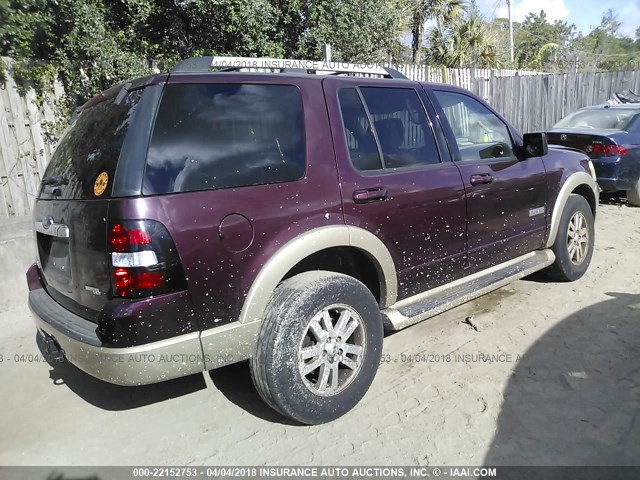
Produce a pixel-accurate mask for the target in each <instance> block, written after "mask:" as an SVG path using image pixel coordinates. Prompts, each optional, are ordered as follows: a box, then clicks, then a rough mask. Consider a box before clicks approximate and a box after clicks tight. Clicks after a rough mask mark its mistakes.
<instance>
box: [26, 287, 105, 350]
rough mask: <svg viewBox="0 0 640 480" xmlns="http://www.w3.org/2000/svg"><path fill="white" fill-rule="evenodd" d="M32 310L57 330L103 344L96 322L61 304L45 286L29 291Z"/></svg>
mask: <svg viewBox="0 0 640 480" xmlns="http://www.w3.org/2000/svg"><path fill="white" fill-rule="evenodd" d="M29 307H30V308H31V311H33V313H34V314H35V315H37V316H38V317H40V318H41V319H42V320H43V321H45V322H46V323H48V324H49V325H51V326H52V327H53V328H54V329H55V330H58V331H59V332H60V333H62V334H64V335H66V336H67V337H69V338H72V339H74V340H77V341H79V342H82V343H86V344H89V345H93V346H96V347H100V346H102V342H100V340H99V339H98V336H97V335H96V324H95V323H92V322H90V321H89V320H86V319H84V318H82V317H81V316H79V315H76V314H74V313H72V312H70V311H69V310H67V309H65V308H64V307H63V306H61V305H59V304H58V303H57V302H56V301H55V300H54V299H53V298H51V297H50V296H49V294H48V293H47V292H46V291H45V289H44V288H39V289H37V290H31V291H30V292H29Z"/></svg>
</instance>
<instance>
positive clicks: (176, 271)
mask: <svg viewBox="0 0 640 480" xmlns="http://www.w3.org/2000/svg"><path fill="white" fill-rule="evenodd" d="M109 247H110V250H111V252H110V255H111V267H112V270H111V271H112V285H113V295H114V296H115V297H123V298H140V297H147V296H150V295H158V294H161V293H167V292H170V291H175V290H181V289H184V288H185V286H186V285H185V284H186V281H185V276H184V272H183V270H182V265H181V263H180V258H179V257H178V254H177V252H176V248H175V245H174V243H173V240H172V239H171V236H170V235H169V232H167V229H166V228H165V227H164V226H163V225H162V224H161V223H159V222H156V221H153V220H128V221H123V222H119V223H116V224H114V225H111V227H110V228H109Z"/></svg>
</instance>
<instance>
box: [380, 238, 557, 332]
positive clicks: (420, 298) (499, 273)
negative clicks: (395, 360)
mask: <svg viewBox="0 0 640 480" xmlns="http://www.w3.org/2000/svg"><path fill="white" fill-rule="evenodd" d="M555 259H556V256H555V255H554V253H553V251H551V250H537V251H535V252H531V253H528V254H526V255H523V256H521V257H518V258H514V259H513V260H509V261H508V262H505V263H501V264H500V265H496V266H495V267H491V268H489V269H487V270H483V271H481V272H478V273H474V274H473V275H469V276H468V277H464V278H461V279H459V280H456V281H455V282H451V283H449V284H447V285H442V286H440V287H437V288H434V289H433V290H428V291H426V292H423V293H420V294H418V295H415V296H413V297H410V298H407V299H404V300H401V301H399V302H397V303H395V304H394V305H392V306H390V307H389V308H385V309H384V310H382V318H383V321H384V328H385V329H386V330H402V329H403V328H406V327H408V326H410V325H413V324H415V323H418V322H421V321H423V320H426V319H427V318H430V317H433V316H435V315H438V314H439V313H442V312H444V311H446V310H449V309H451V308H453V307H457V306H458V305H462V304H463V303H466V302H468V301H469V300H473V299H474V298H478V297H480V296H482V295H485V294H486V293H489V292H491V291H493V290H496V289H498V288H500V287H503V286H505V285H507V284H508V283H511V282H513V281H515V280H518V279H520V278H523V277H526V276H527V275H531V274H532V273H534V272H537V271H538V270H542V269H543V268H545V267H548V266H549V265H551V264H552V263H553V262H554V261H555Z"/></svg>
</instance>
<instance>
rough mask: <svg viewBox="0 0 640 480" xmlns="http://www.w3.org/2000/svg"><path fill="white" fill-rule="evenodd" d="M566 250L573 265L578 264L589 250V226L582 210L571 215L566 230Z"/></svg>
mask: <svg viewBox="0 0 640 480" xmlns="http://www.w3.org/2000/svg"><path fill="white" fill-rule="evenodd" d="M567 250H568V252H569V259H570V260H571V263H573V264H574V265H580V264H581V263H582V262H584V259H585V258H586V256H587V253H588V252H589V228H588V226H587V219H586V218H584V215H583V214H582V212H576V213H574V214H573V216H572V217H571V221H570V222H569V229H568V231H567Z"/></svg>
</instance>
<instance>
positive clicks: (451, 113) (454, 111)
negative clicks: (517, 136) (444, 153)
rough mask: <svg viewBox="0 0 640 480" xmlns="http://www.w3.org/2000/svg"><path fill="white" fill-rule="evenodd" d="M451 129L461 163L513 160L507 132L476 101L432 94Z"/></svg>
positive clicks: (470, 98) (463, 97) (458, 96)
mask: <svg viewBox="0 0 640 480" xmlns="http://www.w3.org/2000/svg"><path fill="white" fill-rule="evenodd" d="M433 93H434V95H435V96H436V98H437V99H438V102H439V103H440V106H441V107H442V110H444V114H445V116H446V117H447V120H448V121H449V124H450V125H451V129H452V130H453V134H454V136H455V137H456V142H457V144H458V148H459V150H460V155H461V160H462V161H477V160H485V159H492V158H510V157H512V156H513V141H512V140H511V135H510V134H509V129H508V128H507V126H506V125H505V124H504V122H502V120H500V119H499V118H498V117H497V116H496V115H495V114H494V113H493V112H492V111H491V110H489V109H488V108H487V107H485V106H484V105H482V103H480V102H478V101H477V100H476V99H474V98H472V97H469V96H468V95H464V94H461V93H456V92H445V91H438V90H434V91H433Z"/></svg>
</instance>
